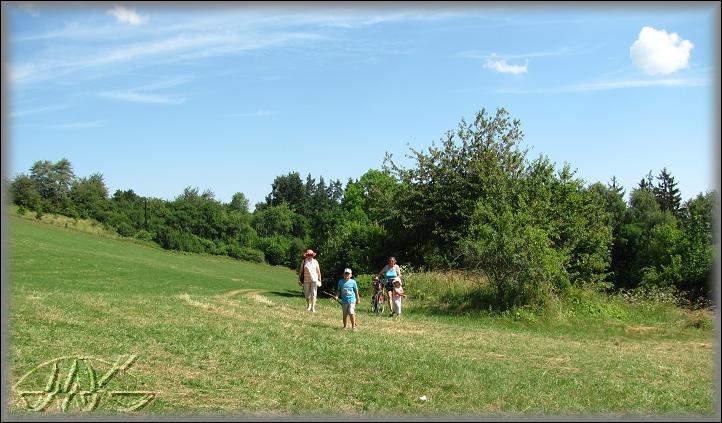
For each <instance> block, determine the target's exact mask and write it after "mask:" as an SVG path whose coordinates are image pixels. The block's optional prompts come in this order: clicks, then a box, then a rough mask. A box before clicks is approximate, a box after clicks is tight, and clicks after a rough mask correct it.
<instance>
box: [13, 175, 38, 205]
mask: <svg viewBox="0 0 722 423" xmlns="http://www.w3.org/2000/svg"><path fill="white" fill-rule="evenodd" d="M10 196H11V198H12V201H13V202H14V203H15V204H17V205H19V206H23V207H26V208H28V209H30V210H35V209H36V208H37V207H38V206H39V205H40V203H41V201H42V199H41V197H40V193H39V192H38V187H37V183H36V181H35V180H34V179H32V178H31V177H29V176H27V175H22V174H21V175H18V176H17V177H15V179H14V180H13V181H12V184H11V185H10Z"/></svg>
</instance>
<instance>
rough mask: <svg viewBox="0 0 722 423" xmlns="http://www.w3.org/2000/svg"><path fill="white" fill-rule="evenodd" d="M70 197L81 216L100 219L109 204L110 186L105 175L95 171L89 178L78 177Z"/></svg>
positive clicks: (71, 189)
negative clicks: (106, 182) (104, 177)
mask: <svg viewBox="0 0 722 423" xmlns="http://www.w3.org/2000/svg"><path fill="white" fill-rule="evenodd" d="M70 199H71V200H72V202H73V204H74V205H75V209H76V210H77V211H78V214H79V215H80V217H82V218H89V217H92V218H94V219H97V220H100V216H101V214H102V213H103V212H104V211H105V210H107V209H108V206H109V204H108V203H107V200H108V188H107V187H106V186H105V181H104V180H103V175H102V174H100V173H94V174H92V175H90V176H89V177H87V178H80V179H77V180H76V181H75V182H73V185H72V187H71V188H70Z"/></svg>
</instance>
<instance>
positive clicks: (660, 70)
mask: <svg viewBox="0 0 722 423" xmlns="http://www.w3.org/2000/svg"><path fill="white" fill-rule="evenodd" d="M692 47H694V44H692V42H690V41H689V40H682V39H681V38H680V37H679V35H677V34H676V33H674V32H673V33H671V34H668V33H667V31H665V30H656V29H654V28H652V27H649V26H645V27H644V28H642V30H641V31H640V32H639V38H638V39H637V40H636V41H635V42H634V44H632V46H631V47H629V55H630V56H631V58H632V61H633V62H634V64H635V65H637V66H638V67H639V68H640V69H641V70H642V71H643V72H644V73H646V74H648V75H657V74H670V73H672V72H674V71H677V70H680V69H684V68H686V67H688V66H689V53H690V50H692Z"/></svg>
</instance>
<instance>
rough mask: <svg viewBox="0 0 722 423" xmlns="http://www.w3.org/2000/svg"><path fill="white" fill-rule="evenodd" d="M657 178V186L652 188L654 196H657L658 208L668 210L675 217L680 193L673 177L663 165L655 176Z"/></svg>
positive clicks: (679, 204)
mask: <svg viewBox="0 0 722 423" xmlns="http://www.w3.org/2000/svg"><path fill="white" fill-rule="evenodd" d="M657 180H658V183H657V186H656V187H654V188H653V191H654V195H655V197H657V202H658V203H659V208H660V209H661V210H662V211H667V210H668V211H670V212H672V214H673V215H675V216H676V217H679V216H680V208H681V203H682V195H681V194H680V193H679V189H678V188H677V183H676V182H675V181H674V177H673V176H672V174H671V173H670V172H669V171H668V170H667V168H666V167H665V168H664V169H662V171H661V172H660V174H659V176H657Z"/></svg>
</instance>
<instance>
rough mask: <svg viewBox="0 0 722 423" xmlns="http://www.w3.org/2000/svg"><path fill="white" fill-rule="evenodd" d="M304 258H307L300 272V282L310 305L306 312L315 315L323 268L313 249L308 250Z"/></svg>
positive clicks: (302, 263)
mask: <svg viewBox="0 0 722 423" xmlns="http://www.w3.org/2000/svg"><path fill="white" fill-rule="evenodd" d="M303 256H304V257H305V258H304V259H303V262H301V269H300V270H299V272H298V274H299V280H298V282H299V284H301V285H302V286H303V295H304V296H305V297H306V304H307V305H308V307H307V308H306V311H309V312H311V313H315V312H316V292H317V290H318V287H319V286H321V267H319V265H318V262H317V261H316V259H315V258H314V257H316V253H314V252H313V250H312V249H310V248H309V249H308V250H306V252H305V253H304V254H303Z"/></svg>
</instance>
